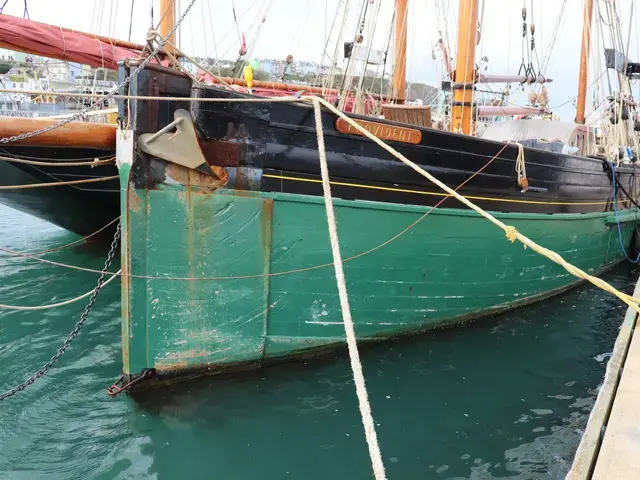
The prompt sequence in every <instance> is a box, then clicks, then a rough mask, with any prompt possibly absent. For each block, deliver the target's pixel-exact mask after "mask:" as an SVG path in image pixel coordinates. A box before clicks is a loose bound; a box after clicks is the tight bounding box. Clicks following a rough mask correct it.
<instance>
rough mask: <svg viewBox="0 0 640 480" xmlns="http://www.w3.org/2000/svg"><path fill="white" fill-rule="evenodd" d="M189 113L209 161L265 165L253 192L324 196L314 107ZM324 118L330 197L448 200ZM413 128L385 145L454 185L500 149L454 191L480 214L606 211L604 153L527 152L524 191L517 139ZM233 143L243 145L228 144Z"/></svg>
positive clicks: (207, 93)
mask: <svg viewBox="0 0 640 480" xmlns="http://www.w3.org/2000/svg"><path fill="white" fill-rule="evenodd" d="M195 94H196V95H198V96H200V97H240V96H243V95H241V94H238V93H234V92H228V91H224V90H221V89H218V88H199V89H196V90H195ZM192 111H193V114H194V117H195V121H196V124H197V127H198V129H199V131H200V134H201V136H202V137H203V138H206V139H208V140H210V141H211V142H212V143H213V144H214V146H217V147H218V148H217V149H216V148H211V150H212V152H211V155H210V157H209V158H208V160H209V161H210V163H212V164H216V165H220V164H222V165H233V166H237V167H240V168H242V167H251V168H253V169H258V170H261V171H262V176H261V182H260V184H259V188H260V189H261V190H263V191H273V192H291V193H302V194H310V195H322V185H321V183H320V167H319V161H318V152H317V140H316V130H315V122H314V118H313V110H312V109H311V107H309V106H307V105H299V104H286V103H273V104H260V103H258V104H254V103H236V104H233V103H205V102H201V103H195V104H194V106H192ZM360 118H362V119H365V117H360ZM322 120H323V128H324V136H325V144H326V151H327V161H328V165H329V172H330V174H331V179H332V182H333V185H332V193H333V194H334V195H335V196H336V197H340V198H344V199H352V200H357V199H361V200H375V201H383V202H394V203H405V204H415V205H435V204H436V203H438V202H440V201H441V199H442V197H443V196H444V194H443V192H442V190H441V189H439V188H438V187H436V186H435V185H433V184H431V183H430V182H429V181H428V180H427V179H425V178H424V177H422V176H421V175H419V174H418V173H416V172H415V171H413V170H412V169H410V168H408V167H407V166H406V165H404V164H403V163H401V162H400V161H399V160H397V159H396V158H395V157H393V156H392V155H391V154H389V153H388V152H386V151H385V150H383V149H381V148H380V147H379V146H378V145H376V144H375V143H373V142H371V141H370V140H368V139H367V138H365V137H362V136H356V135H349V134H344V133H341V132H339V131H337V129H336V126H335V124H336V116H335V115H333V114H332V113H330V112H324V113H323V118H322ZM369 120H371V119H369ZM376 121H377V122H378V121H380V120H376ZM385 123H390V124H392V125H393V123H392V122H385ZM396 125H400V124H396ZM412 128H418V127H412ZM418 129H419V130H421V133H422V139H421V142H420V144H418V145H413V144H409V143H401V142H389V144H391V145H392V146H393V147H394V148H395V149H396V150H398V151H399V152H400V153H402V154H403V155H405V156H406V157H407V158H409V159H410V160H412V161H414V162H416V163H417V164H419V165H420V166H421V167H423V168H424V169H425V170H427V171H429V172H430V173H432V174H433V175H434V176H436V177H437V178H439V179H440V180H441V181H443V182H445V183H446V184H447V185H449V186H451V187H453V188H455V187H457V186H458V185H460V184H462V183H463V182H465V181H467V180H468V179H469V178H470V177H471V176H472V175H474V174H475V173H476V172H477V171H479V170H480V169H482V168H483V167H484V166H485V165H486V164H487V163H488V162H490V161H491V160H492V159H493V158H494V157H495V156H496V155H498V154H499V156H498V157H497V158H495V159H494V160H493V161H492V162H491V163H490V165H489V166H487V167H486V168H485V169H484V170H482V172H481V173H479V174H477V175H476V176H475V177H474V178H472V179H471V180H470V181H469V182H468V183H467V184H466V185H465V186H464V187H462V188H461V189H460V193H462V194H463V195H465V196H468V197H469V198H471V199H473V201H474V202H475V203H476V204H478V205H479V206H480V207H482V208H484V209H486V210H491V211H499V212H526V213H587V212H602V211H609V210H611V209H612V205H611V200H612V191H613V189H612V183H611V171H610V167H609V164H608V162H606V161H603V160H602V159H596V158H585V157H577V156H572V155H565V154H562V153H554V152H551V151H544V150H538V149H525V162H526V172H527V178H528V181H529V185H530V188H529V190H528V191H526V192H522V189H521V188H520V187H518V184H517V174H516V158H517V155H518V147H517V146H516V145H509V146H507V147H506V148H504V144H503V143H500V142H494V141H489V140H484V139H481V138H476V137H469V136H464V135H458V134H453V133H448V132H441V131H437V130H433V129H426V128H418ZM233 145H240V146H241V148H235V149H234V148H231V147H232V146H233ZM220 147H222V148H220ZM503 148H504V150H503ZM501 150H502V152H501ZM500 152H501V153H500ZM635 172H636V167H635V166H629V167H624V166H623V167H620V168H618V169H617V175H618V179H619V181H620V183H621V184H622V185H623V186H624V187H625V190H626V191H627V192H629V194H630V195H631V196H632V197H633V198H634V199H635V198H637V197H638V188H637V186H636V184H635V183H636V181H635V180H636V176H635ZM254 188H255V186H254ZM619 190H620V189H619ZM619 193H620V195H619V200H622V201H623V202H622V203H621V204H619V207H620V208H623V207H627V206H630V202H629V201H628V199H627V197H626V196H625V195H624V194H623V192H622V191H620V192H619ZM451 203H452V204H453V202H451ZM449 206H451V205H449ZM454 206H455V205H454Z"/></svg>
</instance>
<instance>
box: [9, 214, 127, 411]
mask: <svg viewBox="0 0 640 480" xmlns="http://www.w3.org/2000/svg"><path fill="white" fill-rule="evenodd" d="M119 240H120V222H118V226H117V228H116V233H115V235H114V236H113V241H112V242H111V248H110V249H109V253H108V254H107V259H106V260H105V261H104V268H103V269H102V271H101V273H100V277H99V278H98V284H97V285H96V288H95V290H94V291H93V294H92V295H91V298H90V299H89V302H88V303H87V306H86V307H85V308H84V312H82V315H80V320H78V322H77V323H76V325H75V327H74V328H73V330H72V331H71V333H70V334H69V336H68V337H67V339H66V340H65V341H64V343H63V344H62V346H61V347H60V348H59V349H58V351H57V352H56V354H55V355H54V356H53V357H51V360H49V361H48V362H47V363H45V364H44V365H43V366H42V368H41V369H40V370H38V371H37V372H36V373H34V374H33V375H31V376H30V377H29V378H28V379H27V380H25V381H24V382H22V383H21V384H20V385H17V386H15V387H13V388H12V389H11V390H8V391H7V392H5V393H3V394H2V395H0V400H4V399H5V398H8V397H12V396H13V395H15V394H16V393H18V392H21V391H22V390H24V389H25V388H27V387H28V386H29V385H31V384H32V383H33V382H35V381H36V380H37V379H38V378H40V377H41V376H43V375H44V374H45V373H46V372H47V370H49V369H50V368H51V367H52V366H53V364H54V363H56V362H57V361H58V360H59V359H60V357H61V356H62V355H63V354H64V353H65V352H66V351H67V349H68V348H69V346H71V342H72V341H73V340H74V339H75V338H76V337H77V336H78V333H79V332H80V329H81V328H82V326H83V325H84V324H85V322H86V321H87V317H88V316H89V313H90V312H91V309H92V308H93V304H94V303H95V302H96V299H97V298H98V295H99V294H100V290H101V289H102V287H103V285H104V283H105V277H106V276H107V275H108V270H109V267H111V262H112V261H113V257H114V256H115V254H116V251H117V249H118V242H119Z"/></svg>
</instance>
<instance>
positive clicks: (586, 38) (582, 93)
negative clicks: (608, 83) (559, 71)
mask: <svg viewBox="0 0 640 480" xmlns="http://www.w3.org/2000/svg"><path fill="white" fill-rule="evenodd" d="M592 18H593V0H586V2H585V4H584V23H583V26H582V52H581V53H580V79H579V81H578V101H577V104H576V123H577V124H581V125H584V122H585V110H586V104H587V76H588V73H589V49H590V47H591V19H592Z"/></svg>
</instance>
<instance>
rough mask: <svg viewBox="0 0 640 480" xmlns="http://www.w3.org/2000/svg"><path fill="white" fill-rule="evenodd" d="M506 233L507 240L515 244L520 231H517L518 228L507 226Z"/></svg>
mask: <svg viewBox="0 0 640 480" xmlns="http://www.w3.org/2000/svg"><path fill="white" fill-rule="evenodd" d="M504 231H505V233H506V234H507V240H509V241H510V242H511V243H513V242H515V241H516V240H517V239H518V230H516V227H512V226H511V225H507V228H505V230H504Z"/></svg>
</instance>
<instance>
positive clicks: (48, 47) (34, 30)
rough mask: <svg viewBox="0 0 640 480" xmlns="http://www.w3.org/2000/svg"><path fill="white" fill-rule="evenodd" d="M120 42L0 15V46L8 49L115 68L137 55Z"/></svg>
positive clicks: (137, 54) (93, 65)
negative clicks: (121, 62)
mask: <svg viewBox="0 0 640 480" xmlns="http://www.w3.org/2000/svg"><path fill="white" fill-rule="evenodd" d="M123 43H128V42H121V41H116V40H111V39H108V38H106V37H100V36H97V35H92V34H90V33H83V32H77V31H75V30H70V29H66V28H62V27H58V26H54V25H48V24H46V23H40V22H34V21H32V20H27V19H24V18H18V17H13V16H10V15H3V14H0V47H3V48H7V49H9V50H16V51H19V52H25V53H31V54H34V55H42V56H44V57H49V58H56V59H58V60H65V61H70V62H77V63H81V64H84V65H91V66H92V67H103V68H108V69H111V70H115V69H116V68H117V63H118V61H119V60H122V59H125V58H137V57H138V56H140V51H136V50H135V49H132V48H125V47H124V46H122V44H123ZM128 45H129V46H136V45H135V44H128Z"/></svg>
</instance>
